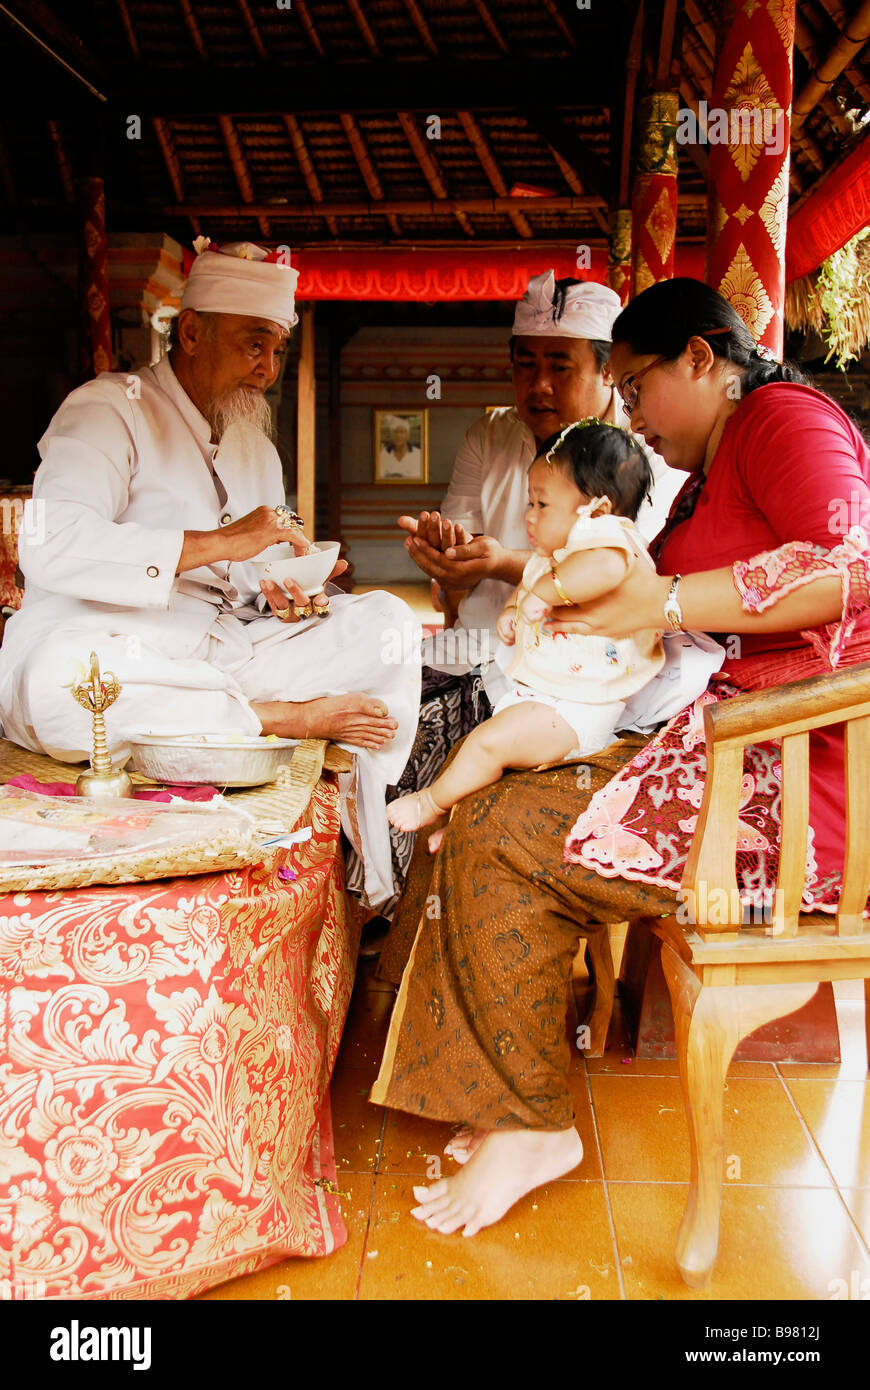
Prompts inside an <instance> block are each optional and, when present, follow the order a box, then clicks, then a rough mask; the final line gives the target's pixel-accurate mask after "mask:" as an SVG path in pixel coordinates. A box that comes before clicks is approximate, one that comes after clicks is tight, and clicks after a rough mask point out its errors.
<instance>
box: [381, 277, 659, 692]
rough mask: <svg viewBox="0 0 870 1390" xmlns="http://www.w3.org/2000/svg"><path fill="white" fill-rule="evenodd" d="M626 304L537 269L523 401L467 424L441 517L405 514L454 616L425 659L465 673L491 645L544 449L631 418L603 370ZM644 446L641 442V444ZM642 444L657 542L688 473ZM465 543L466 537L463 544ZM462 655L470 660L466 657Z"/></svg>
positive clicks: (522, 336) (519, 331) (646, 514)
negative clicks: (581, 425)
mask: <svg viewBox="0 0 870 1390" xmlns="http://www.w3.org/2000/svg"><path fill="white" fill-rule="evenodd" d="M621 308H622V306H621V304H620V301H619V296H618V295H617V294H616V293H615V292H614V291H613V290H611V289H609V288H608V287H607V286H606V285H599V284H596V283H595V282H593V281H588V282H582V281H579V280H575V281H572V280H568V281H558V282H557V281H556V278H555V274H554V272H553V271H552V270H549V271H546V272H544V273H543V274H541V275H536V276H534V277H533V279H532V280H531V281H530V282H529V287H528V289H527V291H526V293H525V295H524V297H523V298H522V299H521V300H520V301H519V303H518V304H517V308H516V313H515V316H514V325H513V336H512V338H511V363H512V366H513V383H514V401H515V404H514V405H513V406H509V407H504V408H500V409H498V410H494V411H492V412H491V413H490V414H489V415H484V416H482V417H481V418H480V419H479V420H476V421H475V422H474V424H473V425H472V426H471V427H470V429H469V430H468V432H467V434H466V436H465V439H464V441H463V443H462V444H461V446H460V448H459V451H458V453H457V455H456V463H455V466H454V470H453V477H452V479H451V481H450V486H449V488H448V491H447V495H446V497H445V499H444V503H443V508H442V512H441V514H440V515H439V513H437V512H433V513H427V512H423V513H421V515H420V517H419V518H414V517H410V516H403V517H400V518H399V525H400V526H401V527H402V528H403V530H406V531H408V533H409V536H408V539H407V540H406V541H405V548H406V550H407V551H408V553H409V554H410V556H411V558H412V559H413V560H414V562H415V564H417V565H418V566H419V567H420V569H422V570H423V571H424V573H425V574H428V575H430V576H431V577H432V578H433V579H435V580H437V582H438V584H439V585H440V586H441V589H442V591H443V592H444V598H445V600H446V602H445V607H446V608H447V609H448V613H449V615H450V616H455V617H456V622H455V624H454V634H453V637H452V638H449V637H448V638H446V639H445V638H443V637H441V638H437V639H434V640H433V639H428V640H427V642H426V643H424V648H423V659H424V662H425V663H426V664H428V665H429V666H432V667H434V668H435V669H438V670H450V671H452V672H454V673H459V672H461V671H468V670H470V669H471V667H473V666H474V665H475V664H476V663H477V662H478V661H480V660H483V661H484V662H485V660H486V657H487V652H488V653H489V655H492V653H493V652H494V650H495V644H496V635H495V624H496V620H497V618H498V615H499V613H500V612H501V610H502V608H503V607H504V605H505V603H506V602H507V600H508V597H509V594H510V591H511V590H512V589H513V588H514V587H515V586H516V585H517V584H518V583H519V581H520V578H521V576H522V572H523V567H524V565H525V563H526V561H527V560H528V558H529V556H530V554H531V551H530V550H529V549H528V544H527V539H526V527H525V510H526V505H527V500H528V488H527V482H526V475H527V473H528V470H529V466H530V464H531V462H532V460H533V458H534V456H535V454H536V452H537V450H538V447H539V445H540V444H541V443H543V441H544V440H545V439H547V438H548V437H549V436H550V435H552V434H555V433H556V432H557V431H558V430H560V429H562V428H563V427H564V426H565V425H567V424H570V423H571V422H572V421H574V420H581V419H583V418H585V417H586V416H589V415H595V416H597V417H598V418H599V419H600V420H605V421H607V422H608V423H610V424H615V425H625V426H627V423H628V422H627V418H626V416H625V415H624V413H623V410H622V400H621V398H620V396H619V393H618V392H617V390H616V387H615V385H614V383H613V381H612V379H611V376H610V372H609V370H608V367H607V361H608V358H609V356H610V346H611V332H612V328H613V324H614V322H615V320H616V317H617V315H618V314H619V313H620V310H621ZM638 442H639V443H640V444H641V446H642V447H644V448H645V446H644V445H643V441H642V440H639V441H638ZM645 452H646V454H647V457H648V458H649V461H650V466H651V468H652V471H653V478H654V487H653V495H652V497H651V499H650V501H649V502H646V503H644V505H643V507H642V508H641V511H640V513H639V515H638V518H637V526H638V529H639V530H640V533H641V535H642V536H643V537H644V539H646V540H648V541H649V540H652V538H653V536H654V535H655V534H656V532H657V531H659V530H660V528H661V526H662V525H663V524H664V520H665V518H666V516H667V513H668V511H669V509H670V505H671V502H672V501H673V499H674V497H675V496H676V494H677V492H678V491H679V489H680V488H681V487H682V485H683V483H684V482H685V479H686V474H685V473H681V472H678V471H677V470H675V469H672V468H668V466H667V464H666V463H665V461H664V459H662V458H660V457H659V455H658V454H654V453H652V451H651V450H648V449H645ZM457 527H458V528H461V529H460V530H459V531H457V529H456V528H457ZM463 532H465V533H467V536H463V534H462V533H463ZM472 536H473V537H474V539H473V540H471V539H469V538H470V537H472ZM457 540H459V541H460V542H462V541H465V542H466V543H460V544H455V542H456V541H457ZM465 656H467V657H468V660H465V661H463V660H462V658H463V657H465ZM454 657H456V658H457V659H455V660H454V659H452V658H454ZM498 680H499V677H498V674H497V671H495V670H493V671H491V672H490V674H489V676H487V675H486V673H484V684H485V685H486V687H487V691H488V693H489V692H490V690H491V689H495V685H494V684H493V682H496V681H498Z"/></svg>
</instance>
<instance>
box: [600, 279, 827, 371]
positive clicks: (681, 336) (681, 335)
mask: <svg viewBox="0 0 870 1390" xmlns="http://www.w3.org/2000/svg"><path fill="white" fill-rule="evenodd" d="M723 328H727V329H728V330H729V331H728V332H727V333H721V332H718V333H716V335H715V336H714V337H710V338H706V341H707V342H708V343H709V344H710V348H711V350H712V352H713V353H714V354H715V355H716V357H724V358H725V359H726V360H727V361H729V362H733V363H734V365H735V366H736V367H742V368H743V373H742V379H741V392H742V394H743V395H748V394H749V392H750V391H755V390H757V389H758V387H759V386H767V385H768V384H769V383H770V382H772V381H792V382H797V383H798V384H801V385H803V384H806V382H807V378H806V376H805V375H804V373H803V372H802V371H801V370H800V368H799V367H798V366H797V364H796V363H795V362H774V361H771V360H769V359H768V358H766V357H763V356H761V355H760V354H759V351H758V346H757V344H756V342H755V339H754V338H753V336H752V334H751V333H750V332H749V329H748V328H747V327H746V324H745V323H744V322H743V320H742V318H741V317H740V315H739V314H738V312H737V310H736V309H735V308H734V307H733V305H731V304H729V303H728V300H727V299H723V298H722V295H721V294H718V293H717V292H716V290H714V289H712V288H711V287H710V286H709V285H705V284H704V283H703V282H702V281H701V280H690V279H688V278H685V277H678V278H677V279H676V280H661V281H660V282H659V283H658V284H657V285H651V286H650V287H649V289H647V290H644V291H643V292H642V293H641V294H639V295H638V296H637V298H636V299H633V300H632V301H631V303H630V304H628V305H627V306H626V307H625V308H624V309H623V311H622V313H621V314H620V315H619V318H618V319H617V320H616V322H615V324H614V325H613V342H614V344H616V343H627V344H628V346H629V347H630V348H631V350H632V352H633V353H635V354H636V355H637V356H638V357H641V356H645V355H646V354H647V353H655V354H656V356H658V357H666V358H668V359H669V360H671V361H673V360H674V359H675V358H677V357H679V356H680V354H681V353H682V352H683V351H684V349H685V347H686V344H687V343H688V341H689V339H690V338H692V337H695V336H697V337H701V338H704V337H705V336H706V334H708V333H710V332H711V330H713V329H723Z"/></svg>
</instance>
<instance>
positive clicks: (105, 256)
mask: <svg viewBox="0 0 870 1390" xmlns="http://www.w3.org/2000/svg"><path fill="white" fill-rule="evenodd" d="M81 271H82V273H81V278H80V283H81V287H82V301H83V318H84V322H85V325H86V331H85V341H86V344H87V361H86V367H87V369H88V370H89V371H90V372H92V373H93V375H94V376H97V375H98V374H99V373H100V372H108V371H111V369H112V328H111V322H110V319H109V243H108V240H107V238H106V195H105V190H104V187H103V180H102V179H84V180H83V181H82V261H81Z"/></svg>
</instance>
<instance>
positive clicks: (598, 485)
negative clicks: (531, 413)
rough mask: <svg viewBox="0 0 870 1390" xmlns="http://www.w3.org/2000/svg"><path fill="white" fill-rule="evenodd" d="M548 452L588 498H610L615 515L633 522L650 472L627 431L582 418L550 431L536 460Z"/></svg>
mask: <svg viewBox="0 0 870 1390" xmlns="http://www.w3.org/2000/svg"><path fill="white" fill-rule="evenodd" d="M547 455H550V457H551V459H552V461H553V463H555V464H556V465H557V466H558V467H560V468H562V469H563V470H564V471H565V472H566V473H567V474H568V475H569V476H570V477H572V478H573V480H574V482H575V484H576V485H577V487H578V488H579V489H580V491H581V492H582V493H584V494H585V495H586V496H587V497H609V498H610V500H611V502H612V503H613V510H614V512H615V514H616V515H617V516H627V517H630V518H631V520H632V521H634V519H635V517H636V516H637V514H638V512H639V511H640V508H641V505H642V504H643V503H644V502H645V501H646V500H647V498H648V497H649V495H650V489H651V488H652V482H653V474H652V469H651V468H650V466H649V460H648V459H647V456H646V454H645V453H644V451H643V449H642V448H641V447H640V445H639V444H638V442H637V440H636V439H635V438H634V436H633V435H631V434H629V432H628V430H624V429H622V428H621V426H619V425H605V424H603V423H602V422H601V421H600V420H595V421H592V422H590V423H588V424H587V422H586V421H585V420H581V421H579V422H578V423H577V424H576V425H568V426H567V427H566V428H565V429H564V430H560V431H559V433H558V434H552V435H551V436H550V438H549V439H545V440H544V443H543V444H542V445H541V447H540V449H539V450H538V452H537V454H536V455H535V458H536V459H540V458H545V457H546V456H547Z"/></svg>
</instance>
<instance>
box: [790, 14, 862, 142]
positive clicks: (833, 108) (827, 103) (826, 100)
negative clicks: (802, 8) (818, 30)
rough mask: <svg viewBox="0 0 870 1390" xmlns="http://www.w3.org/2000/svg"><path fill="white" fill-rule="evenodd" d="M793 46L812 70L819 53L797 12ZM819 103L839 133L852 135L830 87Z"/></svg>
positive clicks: (813, 38) (807, 28)
mask: <svg viewBox="0 0 870 1390" xmlns="http://www.w3.org/2000/svg"><path fill="white" fill-rule="evenodd" d="M794 46H795V48H796V49H797V51H798V53H800V55H801V57H802V58H803V60H804V62H805V63H806V65H807V67H808V69H809V71H810V72H812V71H813V70H814V68H815V67H816V66H817V64H818V62H819V53H818V50H817V48H816V45H815V36H814V34H813V32H812V30H811V29H810V28H809V27H808V26H807V24H806V23H805V22H804V21H803V20H802V18H801V16H800V15H799V14H797V15H795V27H794ZM819 105H820V106H821V108H822V110H823V111H824V113H825V115H826V116H827V118H828V120H829V121H830V122H831V124H832V125H833V126H835V127H836V129H837V130H838V131H839V132H840V134H841V135H850V136H851V135H853V134H854V132H853V130H852V126H851V124H850V123H849V121H848V120H847V119H846V116H845V114H844V113H843V112H842V111H841V110H840V105H839V102H838V101H837V99H836V98H835V96H834V94H833V93H832V92H831V90H830V89H828V91H827V92H826V93H825V95H824V96H823V97H822V99H821V101H820V103H819Z"/></svg>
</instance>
